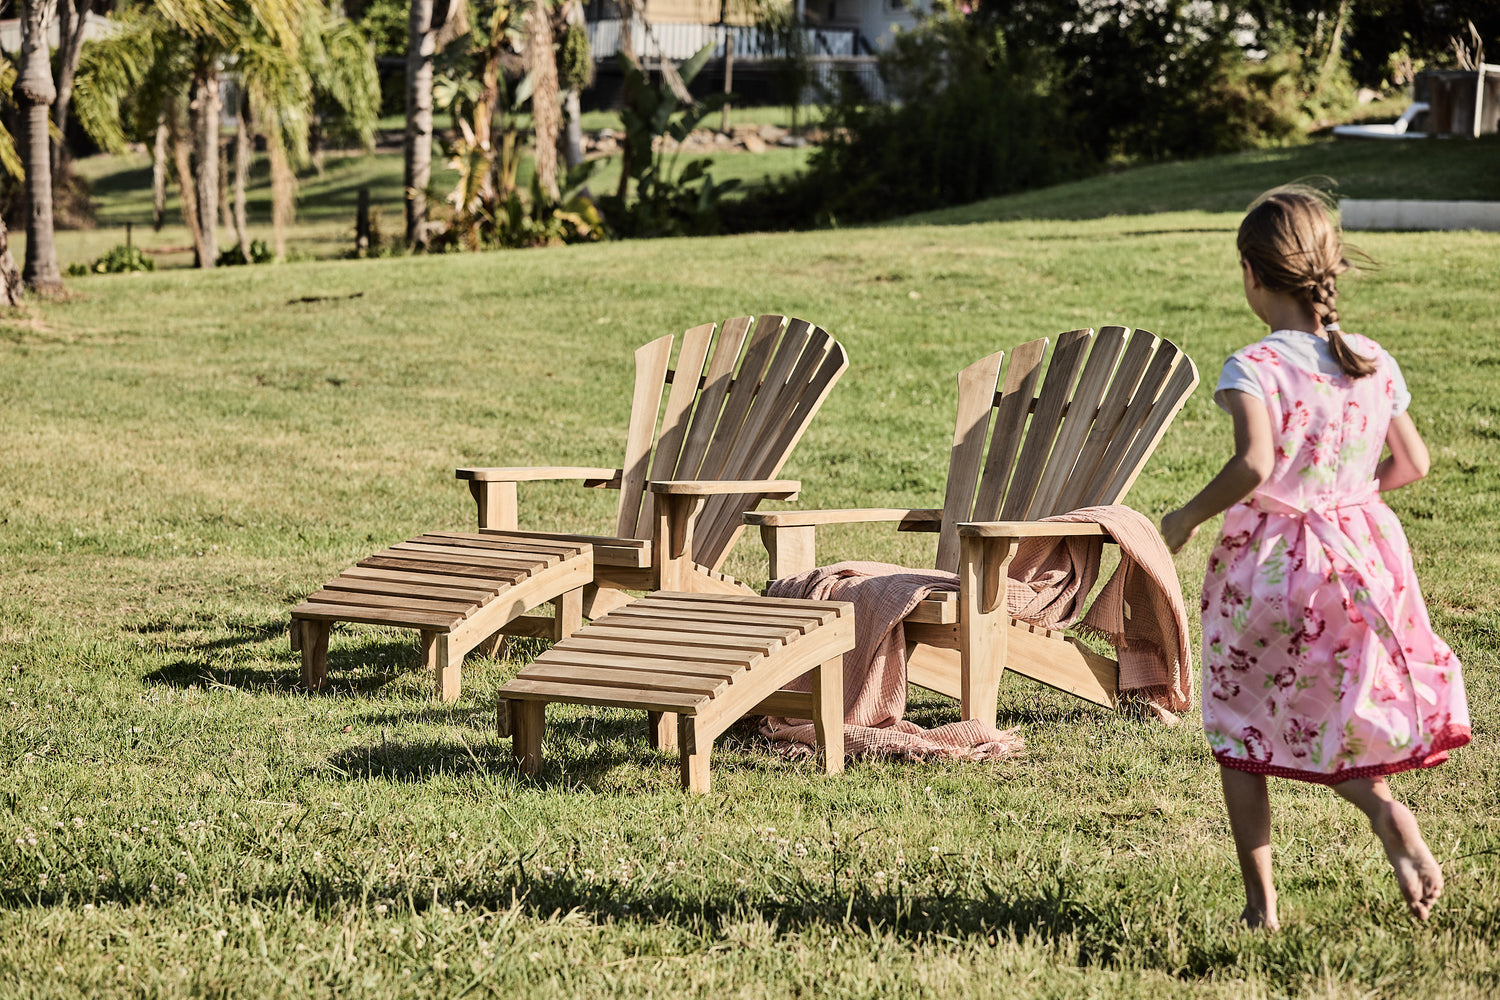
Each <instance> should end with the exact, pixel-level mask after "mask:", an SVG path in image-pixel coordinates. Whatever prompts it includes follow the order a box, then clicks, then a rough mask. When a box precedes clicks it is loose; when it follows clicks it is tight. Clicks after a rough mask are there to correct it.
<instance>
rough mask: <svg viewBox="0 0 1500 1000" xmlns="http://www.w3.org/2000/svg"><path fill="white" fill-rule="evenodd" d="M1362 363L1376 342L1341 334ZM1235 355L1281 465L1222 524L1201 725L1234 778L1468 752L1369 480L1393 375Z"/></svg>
mask: <svg viewBox="0 0 1500 1000" xmlns="http://www.w3.org/2000/svg"><path fill="white" fill-rule="evenodd" d="M1344 339H1345V341H1346V342H1347V343H1348V344H1349V345H1350V346H1351V347H1353V348H1354V349H1355V350H1356V351H1358V352H1359V353H1361V354H1364V355H1366V356H1375V357H1377V358H1383V355H1382V354H1381V352H1380V351H1379V350H1378V349H1377V347H1376V345H1375V343H1374V342H1373V341H1371V340H1368V339H1367V338H1364V337H1358V336H1353V335H1350V334H1344ZM1238 357H1239V358H1240V359H1241V360H1242V361H1244V362H1245V363H1246V365H1247V366H1248V367H1249V368H1250V369H1251V370H1252V371H1253V372H1254V374H1255V376H1256V378H1257V380H1258V381H1259V383H1260V387H1261V393H1262V396H1263V398H1264V399H1265V401H1266V406H1267V408H1268V409H1269V410H1270V415H1271V425H1272V431H1273V433H1274V436H1275V448H1276V464H1275V468H1274V471H1272V473H1271V475H1270V477H1269V478H1268V479H1267V480H1266V482H1265V483H1264V484H1263V485H1262V486H1261V487H1260V488H1259V489H1258V490H1256V491H1255V492H1254V493H1253V494H1251V495H1250V497H1249V498H1247V499H1246V500H1244V501H1242V502H1240V503H1238V504H1235V505H1234V506H1233V507H1231V508H1230V509H1229V510H1228V511H1227V512H1226V513H1225V515H1224V533H1223V536H1222V537H1221V538H1220V539H1219V544H1218V546H1217V547H1216V548H1215V549H1214V551H1213V554H1212V555H1211V556H1210V557H1209V560H1208V573H1207V576H1206V577H1205V579H1204V581H1203V684H1202V688H1201V690H1202V697H1203V728H1204V730H1205V732H1206V734H1207V736H1208V742H1209V745H1210V746H1211V747H1212V748H1213V751H1214V757H1215V758H1216V759H1217V760H1218V761H1219V763H1220V764H1222V765H1223V766H1225V767H1232V768H1237V769H1239V770H1243V771H1251V772H1254V773H1256V774H1274V775H1279V776H1282V777H1288V778H1300V779H1302V780H1304V781H1314V782H1319V783H1322V784H1330V785H1331V784H1336V783H1338V782H1340V781H1347V780H1349V779H1351V778H1367V777H1374V776H1376V775H1382V774H1393V773H1395V772H1398V771H1405V770H1409V769H1411V768H1417V767H1431V766H1433V765H1435V764H1440V763H1442V762H1443V761H1444V760H1446V759H1447V757H1448V750H1449V749H1451V748H1453V747H1458V746H1462V745H1464V744H1465V743H1467V742H1469V712H1468V705H1467V702H1466V700H1465V696H1464V684H1463V677H1462V675H1461V674H1460V671H1459V663H1458V659H1457V658H1456V657H1455V656H1454V655H1453V652H1452V651H1451V650H1450V649H1449V648H1448V647H1447V645H1446V644H1444V642H1443V640H1441V639H1439V638H1438V637H1437V636H1435V635H1433V633H1432V626H1431V623H1430V621H1429V620H1428V617H1427V607H1426V605H1425V604H1424V603H1423V601H1422V594H1421V591H1420V590H1419V589H1418V587H1417V577H1416V572H1415V570H1414V569H1413V567H1412V560H1411V552H1410V550H1409V549H1408V547H1407V543H1406V535H1405V533H1404V532H1402V530H1401V525H1400V523H1399V522H1397V520H1396V516H1395V515H1394V514H1393V513H1392V512H1391V510H1390V508H1389V507H1387V506H1386V505H1385V503H1384V502H1383V501H1382V500H1381V498H1380V494H1379V493H1378V492H1377V489H1376V483H1375V467H1376V465H1377V464H1378V462H1379V459H1380V453H1381V446H1382V444H1383V442H1384V441H1385V435H1386V429H1387V427H1388V426H1389V425H1390V421H1391V411H1392V397H1393V393H1394V388H1393V383H1392V379H1391V377H1390V373H1389V369H1388V367H1387V366H1386V364H1385V362H1384V361H1383V360H1380V361H1377V368H1376V371H1375V373H1374V374H1373V375H1368V376H1366V377H1364V378H1358V379H1353V378H1349V377H1347V376H1344V375H1324V374H1320V373H1318V372H1316V371H1310V370H1308V369H1306V368H1304V367H1302V366H1300V365H1297V364H1294V363H1291V362H1290V361H1288V360H1287V359H1286V358H1284V357H1283V356H1282V355H1280V354H1279V353H1278V352H1277V351H1276V349H1275V348H1274V347H1272V346H1270V345H1269V344H1266V343H1260V344H1254V345H1252V346H1250V347H1248V348H1245V349H1244V350H1242V351H1240V352H1239V354H1238Z"/></svg>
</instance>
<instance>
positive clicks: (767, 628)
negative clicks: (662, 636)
mask: <svg viewBox="0 0 1500 1000" xmlns="http://www.w3.org/2000/svg"><path fill="white" fill-rule="evenodd" d="M634 607H635V606H634V605H633V604H627V605H626V606H625V607H623V608H621V609H620V610H618V611H611V612H610V613H609V615H607V616H606V617H604V618H601V619H600V620H599V624H602V625H608V626H611V627H626V628H634V627H642V628H653V627H657V628H661V627H667V626H670V627H671V628H672V630H673V631H676V632H706V633H708V634H710V635H736V636H741V635H742V636H754V637H756V638H764V639H776V640H778V641H780V642H783V643H786V642H789V641H791V639H792V638H793V637H794V636H799V635H802V634H804V633H803V631H802V630H801V629H799V628H797V627H796V626H792V625H774V624H764V623H760V622H754V621H750V620H749V619H744V618H741V619H732V618H721V619H719V620H717V621H715V620H712V619H704V618H700V617H699V616H697V615H693V616H690V617H682V616H676V617H674V616H671V615H652V614H649V613H648V614H637V613H635V612H634V611H633V610H632V609H633V608H634Z"/></svg>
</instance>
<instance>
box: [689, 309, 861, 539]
mask: <svg viewBox="0 0 1500 1000" xmlns="http://www.w3.org/2000/svg"><path fill="white" fill-rule="evenodd" d="M803 323H804V321H802V320H792V321H791V323H789V324H788V326H787V336H786V337H785V338H783V340H782V345H781V348H780V350H779V352H778V357H777V358H776V359H775V360H773V361H772V363H771V368H770V371H769V372H768V373H767V375H766V385H765V386H763V389H762V393H761V395H760V396H759V397H757V398H756V400H755V402H754V405H753V407H752V412H751V414H750V415H749V416H748V417H747V418H746V421H745V426H744V428H743V429H742V430H741V433H740V439H739V441H738V442H737V443H736V448H735V452H734V453H733V454H731V456H730V459H729V461H728V463H726V466H725V472H724V474H725V475H734V476H737V477H739V478H741V479H755V480H770V479H771V478H772V477H774V476H775V475H776V474H777V473H778V472H779V471H780V469H781V467H782V466H783V465H784V464H785V463H786V458H787V456H788V455H789V454H790V453H791V445H792V444H793V443H795V442H796V441H797V440H799V439H800V438H801V433H802V428H801V427H798V426H797V424H798V423H799V422H800V423H801V424H802V425H803V426H804V427H805V425H806V423H807V421H809V420H811V419H812V415H813V413H816V412H817V410H816V407H814V408H812V409H808V408H807V407H806V406H804V405H803V404H804V400H805V399H806V397H807V396H809V395H810V394H820V395H826V393H827V390H828V388H829V387H831V385H832V382H831V381H826V382H825V381H823V379H826V378H828V376H829V373H827V372H824V371H823V367H824V361H825V359H826V358H828V356H829V355H830V353H831V352H832V351H833V348H834V347H835V346H836V345H835V343H834V340H833V338H832V337H830V336H829V335H828V333H827V332H826V331H824V330H822V329H820V328H818V327H810V328H809V332H808V335H807V338H806V341H805V343H803V344H801V345H796V343H795V342H794V341H793V340H792V333H793V330H794V328H795V327H796V326H797V325H798V324H803ZM804 325H805V324H804ZM794 348H795V350H796V352H797V353H796V362H795V364H794V365H793V367H792V369H791V371H790V372H789V373H788V374H787V375H786V376H785V378H784V379H783V378H782V376H781V370H782V367H783V365H782V359H783V358H784V357H785V358H789V357H792V355H793V351H794ZM842 370H843V369H842V367H840V368H839V369H838V371H840V372H841V371H842ZM832 377H833V378H837V374H836V373H834V374H833V375H832ZM766 388H770V389H772V390H774V391H773V392H766V391H765V389H766ZM820 402H821V401H820ZM747 444H748V447H746V445H747ZM770 495H774V491H773V490H771V489H765V488H761V489H757V490H755V491H754V492H752V493H745V494H741V495H738V496H725V497H722V498H719V499H717V500H710V501H709V503H708V505H707V507H706V508H705V510H704V513H703V516H702V517H701V518H700V519H699V529H698V534H697V539H698V540H697V542H696V543H695V544H696V547H697V549H698V553H697V558H698V559H699V561H701V562H704V563H706V564H707V565H710V566H714V567H717V566H718V565H719V564H720V563H722V562H723V561H724V558H725V556H727V555H728V552H729V549H730V547H731V546H732V545H733V544H734V541H735V539H737V538H738V537H739V535H740V532H742V531H744V530H745V522H744V518H743V514H744V512H745V511H746V510H749V509H751V508H753V507H755V506H757V505H758V504H759V503H760V501H761V500H762V499H764V498H765V497H767V496H770Z"/></svg>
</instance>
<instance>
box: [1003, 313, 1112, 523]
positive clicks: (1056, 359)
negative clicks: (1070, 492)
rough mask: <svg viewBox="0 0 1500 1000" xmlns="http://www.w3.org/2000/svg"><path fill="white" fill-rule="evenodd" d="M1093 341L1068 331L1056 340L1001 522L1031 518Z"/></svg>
mask: <svg viewBox="0 0 1500 1000" xmlns="http://www.w3.org/2000/svg"><path fill="white" fill-rule="evenodd" d="M1092 340H1093V331H1092V330H1070V331H1068V332H1067V333H1064V334H1062V335H1061V336H1060V337H1058V338H1057V346H1056V347H1054V348H1053V349H1052V360H1051V361H1050V362H1048V364H1047V376H1046V378H1045V379H1043V381H1042V391H1041V392H1040V393H1039V394H1038V396H1037V404H1036V411H1035V412H1034V413H1033V414H1032V415H1031V423H1030V424H1029V426H1028V427H1027V429H1026V441H1025V443H1023V444H1022V445H1021V454H1020V455H1019V456H1018V457H1017V458H1016V469H1015V472H1013V473H1012V474H1011V479H1010V489H1009V490H1007V491H1006V494H1005V502H1004V503H1003V504H1001V505H1000V517H1001V519H1002V520H1006V521H1015V520H1024V519H1025V518H1027V517H1029V516H1031V515H1030V512H1031V498H1032V495H1033V493H1034V492H1035V490H1036V487H1037V482H1038V480H1040V478H1041V475H1042V469H1043V468H1045V467H1046V463H1047V458H1048V456H1049V455H1051V453H1052V443H1053V441H1054V440H1056V438H1057V432H1058V430H1059V426H1060V424H1061V421H1062V412H1063V407H1065V406H1067V405H1068V398H1069V397H1070V396H1071V395H1072V393H1073V383H1074V382H1075V381H1076V380H1077V378H1078V373H1079V370H1080V369H1082V367H1083V362H1084V359H1085V357H1087V354H1088V347H1089V343H1090V342H1091V341H1092Z"/></svg>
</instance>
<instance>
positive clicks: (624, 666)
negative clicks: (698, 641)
mask: <svg viewBox="0 0 1500 1000" xmlns="http://www.w3.org/2000/svg"><path fill="white" fill-rule="evenodd" d="M547 660H548V662H549V663H566V664H569V665H571V666H600V667H607V668H613V669H616V670H645V671H654V672H657V673H664V674H688V675H692V676H698V677H725V678H728V677H735V676H737V675H738V674H741V673H743V672H744V670H745V668H744V667H743V666H742V665H740V664H738V663H710V662H708V661H706V660H669V659H667V658H665V657H662V656H651V655H649V654H648V653H643V654H642V655H640V656H622V655H620V654H618V653H579V652H575V651H571V650H561V651H559V650H557V649H556V648H555V647H554V649H553V651H552V652H551V653H550V654H549V656H548V657H547Z"/></svg>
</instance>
